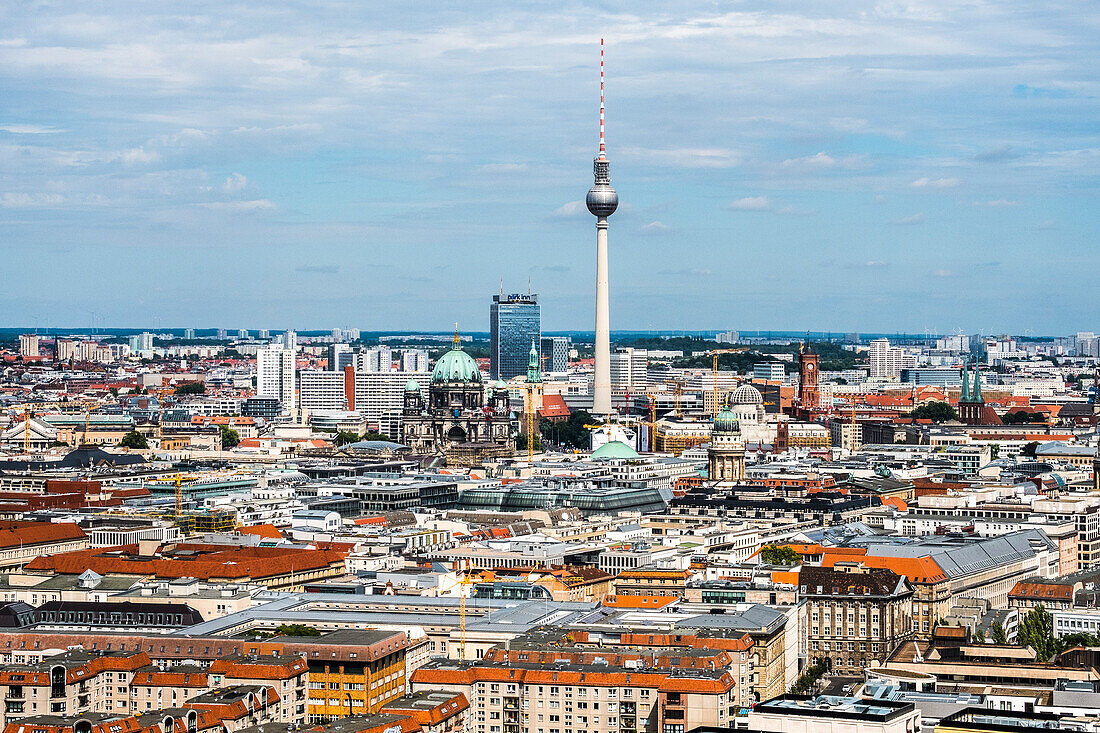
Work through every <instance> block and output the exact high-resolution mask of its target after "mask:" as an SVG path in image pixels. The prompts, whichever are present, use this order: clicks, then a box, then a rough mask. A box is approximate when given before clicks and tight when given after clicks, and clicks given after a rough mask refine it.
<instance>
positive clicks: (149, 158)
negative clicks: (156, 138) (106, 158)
mask: <svg viewBox="0 0 1100 733" xmlns="http://www.w3.org/2000/svg"><path fill="white" fill-rule="evenodd" d="M118 158H119V160H121V161H122V162H123V163H125V164H126V165H148V164H150V163H156V162H157V161H159V160H160V153H158V152H156V151H155V150H146V149H145V148H144V147H136V148H131V149H130V150H124V151H122V152H121V153H119V155H118Z"/></svg>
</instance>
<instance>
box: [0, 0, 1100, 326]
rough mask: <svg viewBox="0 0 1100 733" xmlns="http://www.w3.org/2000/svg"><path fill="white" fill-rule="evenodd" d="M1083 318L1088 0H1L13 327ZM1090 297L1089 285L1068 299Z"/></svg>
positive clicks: (1094, 144) (0, 109)
mask: <svg viewBox="0 0 1100 733" xmlns="http://www.w3.org/2000/svg"><path fill="white" fill-rule="evenodd" d="M601 37H604V38H606V44H607V45H606V69H607V75H608V78H607V148H608V157H609V158H610V160H611V177H612V182H613V184H614V185H615V187H616V189H617V190H618V192H619V198H620V207H619V211H618V212H617V213H616V214H615V215H614V216H613V217H611V220H610V230H609V242H610V267H611V319H612V328H613V329H615V330H619V329H634V330H649V329H652V330H675V329H690V330H702V329H708V328H713V329H716V330H726V329H742V330H756V329H774V330H780V329H790V330H815V331H817V330H821V331H826V330H829V331H848V332H850V331H883V332H892V331H910V332H914V333H920V332H926V331H932V332H940V333H947V332H958V331H964V332H967V333H979V332H981V333H987V334H988V333H1001V332H1011V333H1016V334H1023V335H1038V334H1043V335H1053V334H1065V333H1070V332H1074V331H1078V330H1094V331H1100V323H1098V322H1097V320H1098V318H1097V314H1098V312H1100V309H1098V308H1097V306H1096V302H1097V300H1096V298H1097V293H1098V288H1097V285H1096V276H1095V273H1097V272H1098V271H1100V249H1098V248H1097V246H1096V245H1097V228H1098V224H1100V201H1098V190H1100V174H1098V170H1100V104H1098V101H1097V100H1098V98H1100V83H1098V77H1100V63H1098V62H1097V59H1100V5H1098V4H1096V3H1079V2H1074V3H1070V2H1031V1H1029V0H1018V1H1014V2H999V1H998V2H994V1H992V0H991V1H988V2H987V1H985V0H959V1H958V2H921V1H920V0H913V1H911V2H905V1H898V2H891V1H883V2H874V1H870V2H865V1H863V0H848V1H846V2H840V3H837V2H809V1H805V0H803V1H800V2H787V1H784V0H771V1H769V2H764V1H760V2H736V1H735V2H692V1H690V0H688V1H682V2H677V3H667V2H647V1H644V0H630V1H629V2H627V1H626V0H623V1H622V2H606V3H578V2H565V3H562V2H553V3H550V2H528V3H487V2H483V1H482V0H471V1H468V2H439V3H363V2H359V1H358V0H352V1H349V2H323V1H322V2H308V3H306V2H294V1H293V0H281V1H280V2H277V3H261V2H249V3H224V2H185V1H179V2H171V3H150V2H127V1H125V0H118V1H116V2H98V3H72V2H33V1H30V2H11V3H3V4H0V313H2V314H3V315H2V317H0V325H4V326H13V327H14V326H20V327H28V328H30V327H33V328H39V329H50V328H62V327H75V326H105V327H109V326H118V327H164V328H168V327H184V326H194V327H200V328H201V327H226V328H273V329H281V328H288V327H289V328H297V329H309V328H332V327H358V328H362V329H367V330H399V329H423V330H446V329H448V328H450V327H453V324H454V323H455V322H458V323H459V326H460V328H461V327H465V328H467V329H469V330H478V331H484V330H487V328H488V326H487V321H488V310H489V308H488V303H489V300H490V298H491V296H492V295H493V294H494V293H496V292H499V290H500V288H501V284H502V282H503V288H504V290H506V291H509V292H515V291H526V290H527V288H528V284H529V283H530V287H531V288H532V289H533V290H534V291H535V292H537V293H539V295H540V300H541V302H542V304H543V328H544V330H565V329H590V328H591V327H592V321H593V302H594V280H595V274H594V270H595V224H594V218H593V217H592V216H591V215H590V214H589V213H588V212H587V210H586V209H585V207H584V205H583V198H584V194H585V191H586V190H587V188H588V187H589V186H590V185H591V183H592V163H591V161H592V157H593V155H594V154H595V152H596V146H597V133H598V104H599V77H598V69H599V39H600V38H601ZM1089 283H1092V285H1089Z"/></svg>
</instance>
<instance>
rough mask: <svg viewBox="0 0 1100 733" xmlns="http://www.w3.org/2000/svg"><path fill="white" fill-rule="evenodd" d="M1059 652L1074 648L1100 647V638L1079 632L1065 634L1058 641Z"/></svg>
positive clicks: (1085, 632)
mask: <svg viewBox="0 0 1100 733" xmlns="http://www.w3.org/2000/svg"><path fill="white" fill-rule="evenodd" d="M1058 646H1059V647H1060V649H1059V651H1065V650H1066V649H1072V648H1073V647H1075V646H1087V647H1092V646H1100V637H1097V636H1095V635H1094V634H1090V633H1088V632H1087V631H1079V632H1077V633H1076V634H1066V635H1065V636H1063V637H1062V638H1061V639H1059V640H1058Z"/></svg>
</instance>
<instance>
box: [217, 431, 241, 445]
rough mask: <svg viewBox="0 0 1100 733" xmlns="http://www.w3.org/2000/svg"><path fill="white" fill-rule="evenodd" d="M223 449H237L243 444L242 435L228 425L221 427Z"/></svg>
mask: <svg viewBox="0 0 1100 733" xmlns="http://www.w3.org/2000/svg"><path fill="white" fill-rule="evenodd" d="M221 432H222V449H223V450H228V449H229V448H236V447H237V446H238V445H239V444H240V442H241V434H240V433H238V432H237V431H236V430H234V429H233V428H231V427H229V426H228V425H222V426H221Z"/></svg>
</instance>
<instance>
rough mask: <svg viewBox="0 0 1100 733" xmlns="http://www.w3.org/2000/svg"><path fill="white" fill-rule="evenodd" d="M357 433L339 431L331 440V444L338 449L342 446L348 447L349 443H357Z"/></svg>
mask: <svg viewBox="0 0 1100 733" xmlns="http://www.w3.org/2000/svg"><path fill="white" fill-rule="evenodd" d="M358 442H359V433H353V432H351V431H350V430H341V431H340V432H338V433H337V434H336V437H335V438H333V439H332V444H333V445H335V446H336V447H337V448H339V447H340V446H342V445H348V444H349V443H358Z"/></svg>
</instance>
